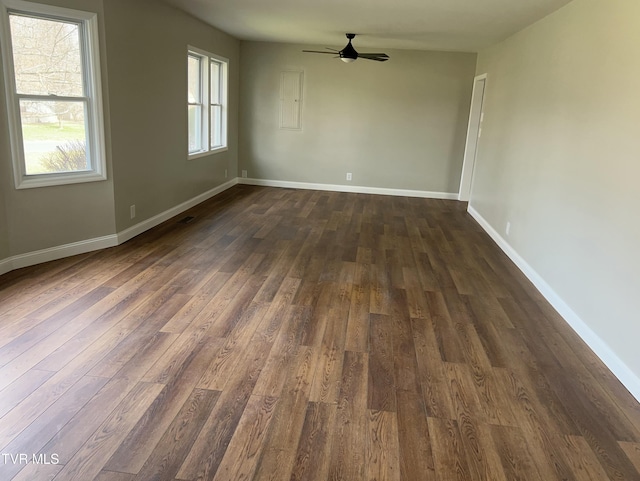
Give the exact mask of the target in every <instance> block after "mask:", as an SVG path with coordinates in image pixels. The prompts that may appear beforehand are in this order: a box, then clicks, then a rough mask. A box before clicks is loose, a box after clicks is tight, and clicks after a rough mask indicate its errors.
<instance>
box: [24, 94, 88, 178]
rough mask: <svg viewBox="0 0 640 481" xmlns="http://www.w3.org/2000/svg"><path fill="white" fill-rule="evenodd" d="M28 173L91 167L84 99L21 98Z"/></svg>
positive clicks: (72, 170)
mask: <svg viewBox="0 0 640 481" xmlns="http://www.w3.org/2000/svg"><path fill="white" fill-rule="evenodd" d="M20 118H21V121H22V139H23V146H24V157H25V171H26V174H27V175H34V174H51V173H56V172H77V171H85V170H89V168H90V166H89V165H88V162H87V155H86V145H87V135H86V126H85V109H84V102H49V101H47V102H45V101H36V100H25V99H23V100H20Z"/></svg>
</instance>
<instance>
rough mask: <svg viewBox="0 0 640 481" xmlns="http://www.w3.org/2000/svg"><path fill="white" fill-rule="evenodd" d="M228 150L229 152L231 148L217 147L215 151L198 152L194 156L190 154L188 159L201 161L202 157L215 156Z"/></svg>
mask: <svg viewBox="0 0 640 481" xmlns="http://www.w3.org/2000/svg"><path fill="white" fill-rule="evenodd" d="M227 150H229V147H227V146H224V147H216V148H215V149H211V150H207V151H204V152H196V153H194V154H189V156H188V159H189V160H195V159H199V158H200V157H206V156H207V155H213V154H219V153H220V152H226V151H227Z"/></svg>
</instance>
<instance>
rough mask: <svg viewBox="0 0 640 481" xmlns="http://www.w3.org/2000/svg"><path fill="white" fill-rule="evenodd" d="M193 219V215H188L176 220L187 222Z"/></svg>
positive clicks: (180, 222)
mask: <svg viewBox="0 0 640 481" xmlns="http://www.w3.org/2000/svg"><path fill="white" fill-rule="evenodd" d="M193 219H195V217H193V216H192V215H188V216H187V217H184V218H182V219H180V220H179V221H178V224H189V223H190V222H191V221H193Z"/></svg>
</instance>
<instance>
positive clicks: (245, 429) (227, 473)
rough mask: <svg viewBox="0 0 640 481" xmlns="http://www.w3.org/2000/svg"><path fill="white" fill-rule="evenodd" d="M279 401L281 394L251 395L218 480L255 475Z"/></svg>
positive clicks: (226, 453)
mask: <svg viewBox="0 0 640 481" xmlns="http://www.w3.org/2000/svg"><path fill="white" fill-rule="evenodd" d="M277 402H278V400H277V398H274V397H270V396H251V398H250V399H249V402H248V403H247V407H246V408H245V410H244V413H243V414H242V417H241V418H240V421H239V423H238V427H237V428H236V430H235V432H234V434H233V437H232V438H231V441H230V442H229V446H228V448H227V450H226V452H225V455H224V457H223V458H222V461H221V462H220V466H219V467H218V470H217V471H216V475H215V477H214V478H213V479H214V481H240V480H244V479H251V478H252V477H253V473H254V472H255V470H256V467H257V464H258V461H259V459H260V454H261V452H262V450H263V449H264V445H263V440H264V438H265V437H266V435H267V431H268V429H269V425H270V423H271V420H272V418H273V413H274V410H275V408H276V405H277Z"/></svg>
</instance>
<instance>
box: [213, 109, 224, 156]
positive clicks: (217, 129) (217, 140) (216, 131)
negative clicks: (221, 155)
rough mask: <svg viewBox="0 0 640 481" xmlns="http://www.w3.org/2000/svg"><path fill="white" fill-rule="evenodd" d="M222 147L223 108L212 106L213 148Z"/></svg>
mask: <svg viewBox="0 0 640 481" xmlns="http://www.w3.org/2000/svg"><path fill="white" fill-rule="evenodd" d="M221 145H222V107H221V106H220V105H212V106H211V148H214V147H220V146H221Z"/></svg>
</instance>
